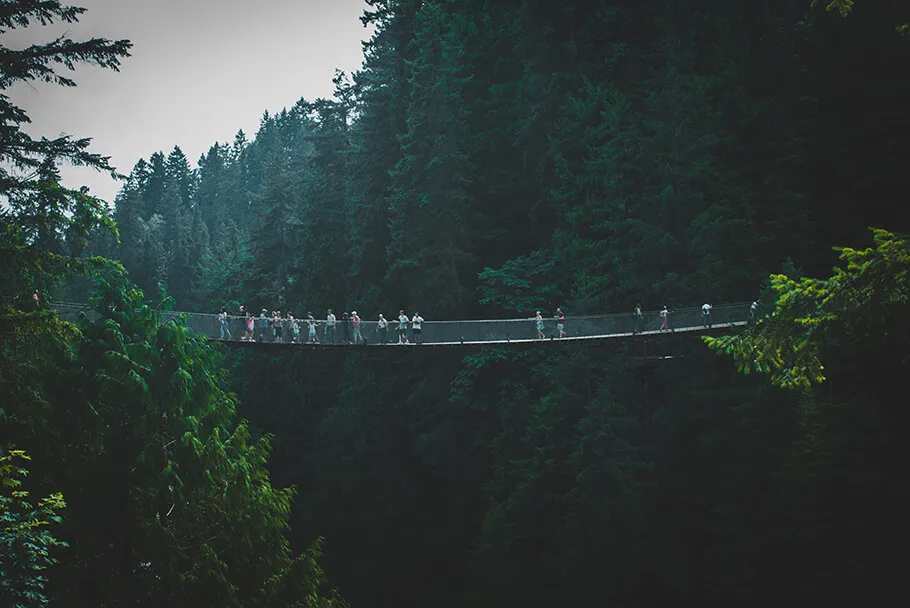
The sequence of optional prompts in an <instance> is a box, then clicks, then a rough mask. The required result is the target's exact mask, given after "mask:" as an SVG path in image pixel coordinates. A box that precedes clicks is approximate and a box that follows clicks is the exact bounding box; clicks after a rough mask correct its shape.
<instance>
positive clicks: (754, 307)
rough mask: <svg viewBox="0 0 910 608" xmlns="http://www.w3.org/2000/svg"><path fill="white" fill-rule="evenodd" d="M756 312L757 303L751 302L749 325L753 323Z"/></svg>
mask: <svg viewBox="0 0 910 608" xmlns="http://www.w3.org/2000/svg"><path fill="white" fill-rule="evenodd" d="M757 312H758V302H752V306H750V307H749V325H752V324H753V323H755V314H756V313H757Z"/></svg>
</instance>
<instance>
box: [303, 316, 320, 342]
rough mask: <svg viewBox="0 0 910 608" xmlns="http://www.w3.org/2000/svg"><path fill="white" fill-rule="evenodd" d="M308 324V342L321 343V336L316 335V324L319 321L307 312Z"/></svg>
mask: <svg viewBox="0 0 910 608" xmlns="http://www.w3.org/2000/svg"><path fill="white" fill-rule="evenodd" d="M306 324H307V332H308V334H307V344H319V336H317V335H316V326H317V325H319V323H317V322H316V319H315V318H314V317H313V315H312V314H310V313H307V315H306Z"/></svg>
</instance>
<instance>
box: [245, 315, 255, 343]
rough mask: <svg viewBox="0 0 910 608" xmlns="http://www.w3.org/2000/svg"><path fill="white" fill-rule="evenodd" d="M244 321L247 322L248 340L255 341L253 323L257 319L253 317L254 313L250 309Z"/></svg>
mask: <svg viewBox="0 0 910 608" xmlns="http://www.w3.org/2000/svg"><path fill="white" fill-rule="evenodd" d="M244 323H246V325H244V327H245V329H246V341H247V342H255V341H256V340H254V339H253V324H254V323H255V319H254V318H253V315H251V314H250V311H249V310H247V311H246V319H244Z"/></svg>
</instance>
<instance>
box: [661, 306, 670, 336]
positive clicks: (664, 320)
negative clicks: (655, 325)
mask: <svg viewBox="0 0 910 608" xmlns="http://www.w3.org/2000/svg"><path fill="white" fill-rule="evenodd" d="M660 331H673V329H672V328H671V327H670V311H669V310H667V307H666V306H664V307H663V310H661V311H660Z"/></svg>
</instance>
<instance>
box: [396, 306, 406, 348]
mask: <svg viewBox="0 0 910 608" xmlns="http://www.w3.org/2000/svg"><path fill="white" fill-rule="evenodd" d="M398 343H399V344H407V343H408V315H406V314H404V311H403V310H399V311H398Z"/></svg>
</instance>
